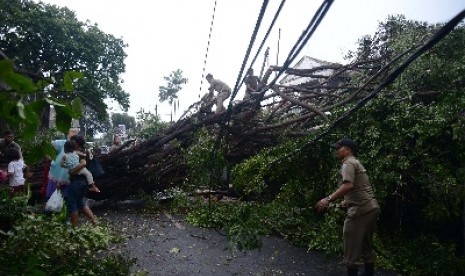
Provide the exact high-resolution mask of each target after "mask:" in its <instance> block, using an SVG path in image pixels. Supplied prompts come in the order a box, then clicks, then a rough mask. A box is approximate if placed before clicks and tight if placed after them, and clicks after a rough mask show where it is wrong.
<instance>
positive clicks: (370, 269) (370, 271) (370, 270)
mask: <svg viewBox="0 0 465 276" xmlns="http://www.w3.org/2000/svg"><path fill="white" fill-rule="evenodd" d="M373 275H375V264H374V263H365V276H373Z"/></svg>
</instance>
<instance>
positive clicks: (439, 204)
mask: <svg viewBox="0 0 465 276" xmlns="http://www.w3.org/2000/svg"><path fill="white" fill-rule="evenodd" d="M438 27H439V26H431V25H427V24H426V23H422V22H415V21H408V20H405V18H403V17H393V18H390V19H389V20H388V21H387V22H385V23H382V24H380V28H379V30H378V32H377V33H376V34H375V36H373V37H369V36H367V37H364V38H363V39H362V40H360V47H359V50H358V51H357V52H355V53H352V54H353V56H352V57H353V58H354V59H357V60H364V59H370V60H372V64H371V66H372V68H373V70H367V71H366V72H365V73H364V75H360V76H355V77H354V78H353V79H352V81H356V80H363V79H366V78H367V77H369V76H371V75H373V74H374V72H376V70H377V69H379V68H381V66H383V65H385V64H387V63H388V62H390V61H391V60H392V58H393V57H396V56H397V55H399V54H401V53H402V52H404V51H406V50H407V49H409V48H410V47H411V46H412V44H416V43H419V42H421V41H422V40H423V39H424V38H425V37H426V36H427V35H429V34H431V33H433V32H434V31H435V30H437V28H438ZM464 41H465V27H464V26H463V25H462V26H459V27H458V28H456V29H455V30H454V31H453V32H452V33H451V34H450V35H449V36H447V37H446V38H445V39H444V40H443V41H442V42H441V43H439V44H438V45H437V46H436V47H435V48H433V49H431V50H430V51H429V52H428V53H426V54H425V55H423V56H422V57H420V58H419V59H418V60H417V61H416V62H415V63H413V64H412V65H411V66H410V67H409V68H408V69H407V70H406V71H405V72H404V73H403V75H402V76H401V77H400V78H399V79H398V80H397V81H396V82H395V83H394V84H393V85H391V86H390V87H388V88H387V89H385V90H384V91H382V93H381V94H379V96H378V97H377V98H376V99H374V100H371V101H370V102H369V103H368V104H367V105H365V106H364V107H363V108H362V109H360V110H359V111H358V112H357V113H356V114H353V115H351V116H350V118H349V119H348V120H346V121H345V122H344V123H343V124H340V126H339V127H338V128H337V129H335V130H334V131H333V132H332V133H331V134H330V135H329V136H325V137H324V141H318V142H316V143H312V144H308V145H306V146H304V144H306V141H304V140H302V141H284V142H283V143H282V144H281V145H279V146H277V147H275V148H270V149H266V150H264V151H262V152H261V153H260V154H258V155H256V156H253V157H251V158H250V159H248V160H245V161H244V162H242V163H240V164H238V165H237V166H235V167H234V169H233V174H232V180H233V183H234V187H235V188H236V189H237V190H238V191H239V192H240V193H241V195H243V198H245V199H258V200H259V201H260V202H261V205H256V206H255V207H256V208H255V209H256V210H254V211H253V212H254V215H256V216H252V215H250V216H251V217H253V218H254V220H255V223H256V224H257V225H254V226H253V227H257V229H263V224H265V225H267V226H268V227H270V228H268V229H272V230H273V231H277V232H278V233H280V234H281V235H283V236H284V237H286V238H288V239H290V240H291V241H292V242H294V243H296V244H305V245H307V246H308V247H309V248H310V249H321V250H325V251H326V252H327V253H330V254H340V253H341V252H342V241H341V236H342V233H341V230H342V223H343V216H344V214H343V212H342V211H341V210H338V209H332V210H331V211H330V212H329V213H327V214H325V215H324V216H322V215H318V214H316V213H314V212H312V211H310V210H312V208H313V206H314V205H315V203H316V201H317V200H318V199H320V198H321V197H323V196H325V195H327V193H328V192H329V191H334V189H335V185H336V178H335V176H336V173H337V169H338V164H337V162H335V159H334V157H333V152H332V151H331V150H329V147H328V145H329V144H330V143H331V142H333V141H336V140H338V139H339V138H341V137H351V138H353V139H354V140H355V141H357V142H358V144H359V148H360V152H359V159H360V160H361V161H362V163H363V164H364V166H365V167H366V168H367V170H368V174H369V176H370V180H371V182H372V184H373V187H374V189H375V194H376V198H377V199H378V201H379V202H380V205H381V210H382V211H381V216H380V221H379V225H378V229H379V230H378V232H377V234H376V235H375V241H376V248H377V251H378V252H380V253H381V254H380V255H382V256H381V258H380V261H379V263H380V264H381V265H383V266H384V267H387V268H395V269H396V270H398V271H399V272H402V273H405V274H408V275H431V274H433V275H437V274H445V275H461V274H463V273H464V271H465V268H464V267H465V260H464V259H463V258H462V257H457V254H458V252H457V249H456V248H455V247H456V245H459V243H460V242H461V241H462V239H463V232H462V231H463V229H461V228H460V227H457V225H458V224H461V222H462V218H463V216H464V213H463V212H464V211H463V204H464V200H463V198H464V196H465V193H464V191H465V189H464V188H465V186H464V185H463V179H464V178H465V167H464V166H463V164H464V163H465V141H464V140H465V138H464V137H465V117H464V114H465V110H464V106H465V90H464V87H465V77H464V76H465V66H464V65H463V64H465V48H464V47H463V42H464ZM394 66H395V64H394ZM351 107H352V106H350V105H347V106H344V107H341V108H339V109H336V110H334V111H333V112H332V114H331V115H330V120H334V119H336V118H339V117H340V116H341V115H342V114H344V113H345V112H346V111H347V110H348V109H350V108H351ZM322 129H324V128H322ZM309 138H310V139H312V137H309ZM289 153H293V154H289ZM205 156H208V155H205ZM244 204H249V203H244ZM210 205H213V206H214V207H210ZM210 205H205V206H204V207H200V208H202V209H196V210H194V211H193V212H191V213H190V215H189V219H190V221H192V222H193V223H197V224H198V225H203V226H208V227H221V228H223V229H236V228H235V227H239V228H240V227H244V232H242V233H249V234H250V237H251V238H253V237H254V235H255V234H254V233H253V232H247V229H248V227H249V226H248V225H247V223H246V222H240V221H239V220H238V224H237V225H235V226H234V227H229V228H227V225H226V224H225V223H224V222H225V221H228V219H229V217H230V216H235V214H236V213H235V210H233V208H236V207H230V208H227V207H223V206H222V205H216V204H210ZM220 206H221V207H220ZM207 207H208V208H210V209H207ZM197 208H199V207H197ZM258 209H261V210H258ZM245 210H247V209H246V208H245ZM245 213H246V214H247V212H245ZM239 214H241V211H239ZM239 217H240V216H239ZM258 224H259V225H258ZM265 232H266V231H265ZM230 233H239V234H240V233H241V232H240V231H234V230H233V231H230ZM244 240H247V239H246V238H245V239H244ZM451 242H452V243H455V245H452V244H451ZM251 244H253V243H252V242H251ZM425 248H426V249H427V250H425Z"/></svg>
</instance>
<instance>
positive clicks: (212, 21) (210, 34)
mask: <svg viewBox="0 0 465 276" xmlns="http://www.w3.org/2000/svg"><path fill="white" fill-rule="evenodd" d="M216 2H217V0H215V4H214V6H213V14H212V20H211V22H210V32H209V33H208V42H207V50H206V51H205V59H204V61H203V69H202V77H201V78H200V89H199V98H200V96H201V93H202V85H203V79H204V78H205V69H206V66H207V58H208V51H209V49H210V42H211V38H212V32H213V23H214V22H215V14H216Z"/></svg>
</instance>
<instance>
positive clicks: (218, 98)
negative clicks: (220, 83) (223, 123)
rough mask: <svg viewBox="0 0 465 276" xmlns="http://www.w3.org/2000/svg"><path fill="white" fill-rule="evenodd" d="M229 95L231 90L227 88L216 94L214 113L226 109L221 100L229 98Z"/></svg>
mask: <svg viewBox="0 0 465 276" xmlns="http://www.w3.org/2000/svg"><path fill="white" fill-rule="evenodd" d="M230 95H231V91H229V90H223V91H221V92H220V93H218V95H217V96H216V110H215V113H221V112H223V111H225V110H226V108H225V107H224V105H223V102H224V101H225V100H226V99H227V98H229V96H230Z"/></svg>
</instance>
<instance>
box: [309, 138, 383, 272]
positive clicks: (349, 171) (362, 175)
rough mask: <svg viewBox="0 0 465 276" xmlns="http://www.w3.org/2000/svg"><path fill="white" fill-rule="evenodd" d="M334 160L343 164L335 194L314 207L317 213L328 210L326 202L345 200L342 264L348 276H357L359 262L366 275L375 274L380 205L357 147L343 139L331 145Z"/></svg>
mask: <svg viewBox="0 0 465 276" xmlns="http://www.w3.org/2000/svg"><path fill="white" fill-rule="evenodd" d="M331 147H332V148H334V149H335V150H336V157H337V158H338V159H339V160H340V161H341V162H342V167H341V170H340V176H341V179H340V183H339V187H338V188H337V190H336V191H335V192H333V193H332V194H330V195H329V196H328V197H326V198H323V199H321V200H320V201H318V203H317V204H316V206H315V207H316V209H317V211H319V212H324V211H326V210H327V208H328V206H329V203H330V202H332V201H334V200H336V199H339V198H342V197H344V201H343V203H342V204H341V205H342V206H345V207H346V208H347V215H346V219H345V220H344V229H343V237H344V264H345V265H346V267H347V273H348V275H349V276H351V275H358V265H357V264H358V263H359V262H360V261H363V262H364V264H365V275H368V276H369V275H374V262H375V258H376V254H375V251H374V248H373V241H372V238H373V233H374V230H375V226H376V222H377V220H378V216H379V205H378V202H377V201H376V199H375V198H374V193H373V189H372V186H371V184H370V181H369V179H368V175H367V172H366V170H365V168H364V167H363V165H362V164H361V163H360V161H358V160H357V159H356V158H355V155H356V154H357V145H356V144H355V142H354V141H352V140H351V139H347V138H343V139H341V140H339V141H338V142H336V143H335V144H332V145H331Z"/></svg>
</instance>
